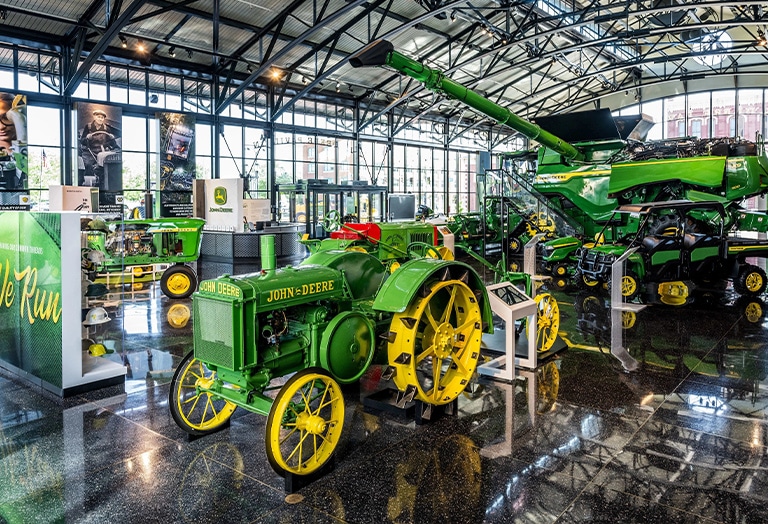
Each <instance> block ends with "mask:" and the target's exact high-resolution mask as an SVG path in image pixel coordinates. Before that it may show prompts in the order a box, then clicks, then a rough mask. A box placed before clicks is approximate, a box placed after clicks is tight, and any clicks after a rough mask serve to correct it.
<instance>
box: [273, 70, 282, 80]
mask: <svg viewBox="0 0 768 524" xmlns="http://www.w3.org/2000/svg"><path fill="white" fill-rule="evenodd" d="M281 76H282V73H281V72H280V70H279V69H277V68H274V69H273V70H272V80H280V77H281Z"/></svg>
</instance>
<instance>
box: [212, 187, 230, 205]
mask: <svg viewBox="0 0 768 524" xmlns="http://www.w3.org/2000/svg"><path fill="white" fill-rule="evenodd" d="M213 201H214V202H215V203H216V205H218V206H223V205H224V204H226V203H227V190H226V188H223V187H221V186H218V187H217V188H216V189H214V191H213Z"/></svg>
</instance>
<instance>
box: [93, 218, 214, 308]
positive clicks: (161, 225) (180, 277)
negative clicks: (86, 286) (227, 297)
mask: <svg viewBox="0 0 768 524" xmlns="http://www.w3.org/2000/svg"><path fill="white" fill-rule="evenodd" d="M204 225H205V220H202V219H200V218H158V219H140V220H102V219H100V218H95V219H93V220H91V221H89V222H88V223H87V225H86V227H85V229H84V231H83V232H82V234H83V237H84V238H83V247H82V257H83V267H84V269H86V270H88V271H89V272H91V273H96V274H99V273H102V274H103V273H106V274H108V275H112V274H115V275H118V276H117V277H116V278H112V279H110V280H109V281H110V282H115V281H117V282H124V283H129V282H144V281H151V280H154V279H155V277H156V272H155V270H154V267H155V265H156V264H167V265H168V266H167V268H166V269H165V270H164V271H162V274H161V275H160V289H162V291H163V293H164V294H165V295H166V296H168V297H169V298H186V297H188V296H190V295H191V294H192V293H193V292H194V291H195V289H196V288H197V274H196V273H195V270H194V269H192V268H191V267H190V266H188V265H187V263H188V262H194V261H195V260H197V259H198V257H199V256H200V243H201V242H202V230H203V226H204ZM95 278H96V277H95V276H94V279H95ZM97 281H98V280H97Z"/></svg>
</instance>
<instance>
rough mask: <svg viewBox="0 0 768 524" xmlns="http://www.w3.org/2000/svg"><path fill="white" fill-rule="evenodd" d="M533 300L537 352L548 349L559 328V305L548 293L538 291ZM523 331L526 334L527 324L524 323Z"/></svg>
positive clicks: (555, 338) (552, 343) (553, 341)
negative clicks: (534, 303) (534, 305)
mask: <svg viewBox="0 0 768 524" xmlns="http://www.w3.org/2000/svg"><path fill="white" fill-rule="evenodd" d="M533 300H534V302H536V349H537V350H538V351H539V352H544V351H549V350H550V349H551V348H552V346H553V345H554V343H555V340H557V332H558V330H559V329H560V306H558V305H557V299H555V297H553V296H552V295H550V294H549V293H540V294H538V295H536V296H535V297H534V299H533ZM525 333H526V336H528V324H526V325H525Z"/></svg>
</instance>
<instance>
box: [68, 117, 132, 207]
mask: <svg viewBox="0 0 768 524" xmlns="http://www.w3.org/2000/svg"><path fill="white" fill-rule="evenodd" d="M76 107H77V128H78V130H79V131H78V136H77V140H78V157H77V184H78V185H79V186H84V187H86V186H87V187H96V188H98V189H99V193H100V194H99V211H100V212H106V213H120V214H121V215H122V213H123V204H122V202H121V201H119V199H118V198H117V197H118V196H120V195H122V190H123V156H122V117H123V113H122V110H121V109H120V108H119V107H115V106H109V105H104V104H91V103H87V102H78V103H77V105H76Z"/></svg>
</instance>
